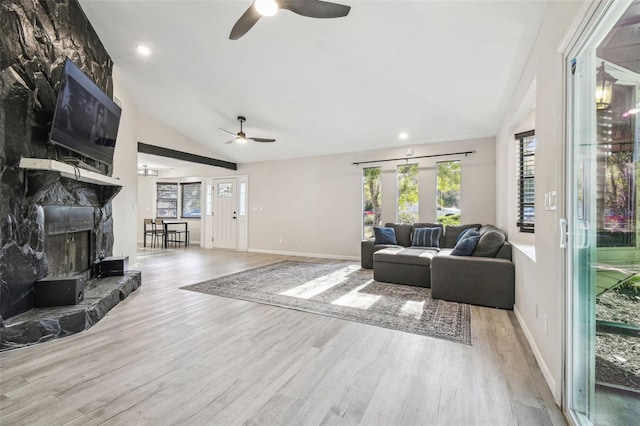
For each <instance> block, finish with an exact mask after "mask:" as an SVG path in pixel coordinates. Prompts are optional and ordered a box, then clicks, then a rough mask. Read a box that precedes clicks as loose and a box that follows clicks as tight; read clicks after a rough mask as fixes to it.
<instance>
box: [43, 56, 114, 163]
mask: <svg viewBox="0 0 640 426" xmlns="http://www.w3.org/2000/svg"><path fill="white" fill-rule="evenodd" d="M121 112H122V110H121V108H120V107H119V106H118V105H116V103H115V102H113V101H112V100H111V99H110V98H109V97H108V96H107V95H106V94H105V93H104V92H103V91H102V90H100V88H99V87H98V86H97V85H96V84H95V83H94V82H93V81H92V80H91V79H90V78H89V77H88V76H87V75H86V74H85V73H83V72H82V71H81V70H80V68H78V67H77V66H76V64H74V63H73V62H72V61H71V59H69V58H67V59H66V61H65V63H64V72H63V74H62V80H61V82H60V92H58V102H57V104H56V110H55V113H54V116H53V126H52V128H51V142H52V143H54V144H57V145H60V146H63V147H65V148H68V149H70V150H72V151H74V152H77V153H79V154H82V155H84V156H87V157H89V158H92V159H94V160H97V161H100V162H103V163H106V164H112V163H113V151H114V149H115V146H116V136H117V135H118V126H119V124H120V114H121Z"/></svg>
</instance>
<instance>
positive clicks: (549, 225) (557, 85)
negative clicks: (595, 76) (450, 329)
mask: <svg viewBox="0 0 640 426" xmlns="http://www.w3.org/2000/svg"><path fill="white" fill-rule="evenodd" d="M580 6H581V2H569V1H567V2H549V5H548V8H547V12H546V17H545V20H544V22H543V24H542V27H541V29H540V32H539V36H538V39H537V41H536V44H535V46H534V48H533V50H532V52H531V56H530V57H529V60H528V62H527V66H526V69H525V72H524V73H523V75H522V77H521V79H520V82H519V84H518V88H517V90H516V93H515V95H514V97H513V99H512V102H511V105H510V106H511V110H510V112H509V113H508V114H507V116H506V117H505V119H504V121H503V125H502V127H501V129H500V132H499V134H498V137H497V141H496V158H498V159H499V160H498V170H497V175H498V176H499V179H498V184H497V192H498V193H500V194H506V195H504V196H501V198H500V199H499V204H498V205H497V209H498V210H499V212H498V214H497V216H498V225H499V226H500V227H501V228H504V229H510V226H511V224H510V222H509V221H513V218H512V217H511V216H512V215H511V214H509V209H510V208H511V205H512V204H515V203H516V202H517V200H516V199H515V193H514V192H513V187H512V186H511V182H512V179H515V178H512V177H511V175H510V173H509V170H510V167H512V166H511V164H512V163H513V162H514V161H515V158H505V155H504V153H505V152H510V151H509V150H510V146H509V144H512V143H514V138H513V135H514V133H515V130H516V129H517V127H518V125H519V124H520V122H521V121H519V120H518V119H517V116H518V114H521V108H520V106H521V103H522V100H523V99H525V98H526V96H527V92H528V91H529V89H530V88H531V87H532V85H533V86H535V131H536V141H537V148H536V232H535V239H534V244H535V255H534V256H533V257H532V256H528V255H527V254H526V253H525V252H524V251H519V250H517V249H516V253H515V254H514V260H515V262H516V305H515V312H516V315H517V317H518V320H519V321H520V323H521V325H522V327H523V329H524V331H525V334H526V335H527V338H528V339H529V343H530V344H531V346H532V348H533V350H534V353H535V354H536V358H537V360H538V363H539V365H540V367H541V369H542V372H543V374H544V375H545V378H546V380H547V383H548V384H549V387H550V388H551V391H552V392H553V394H554V396H555V399H556V402H557V403H560V398H561V387H562V363H563V348H562V331H563V313H564V308H563V304H562V300H563V286H562V280H561V279H560V278H559V277H560V276H561V270H562V262H561V259H562V256H563V253H562V251H561V249H560V248H559V246H558V214H557V213H558V211H545V210H544V209H543V207H542V206H543V205H544V193H545V192H549V191H552V190H556V191H557V194H558V200H562V199H563V197H564V188H562V187H560V186H559V185H560V183H561V182H562V176H561V173H562V170H563V165H562V160H563V142H562V141H563V120H564V117H563V102H564V100H563V84H562V82H563V74H562V69H563V68H562V66H563V63H562V62H563V58H562V54H561V52H559V51H558V48H559V46H560V43H561V42H562V40H563V39H564V36H565V34H566V32H567V31H568V30H569V27H570V26H571V25H572V22H573V20H574V18H575V15H576V14H577V13H578V11H579V10H580V11H583V10H584V9H582V8H580ZM581 13H582V12H581ZM514 152H515V151H514ZM503 201H505V202H503ZM510 239H512V240H513V239H514V236H511V235H510ZM536 305H537V306H538V315H537V316H536V310H535V308H536Z"/></svg>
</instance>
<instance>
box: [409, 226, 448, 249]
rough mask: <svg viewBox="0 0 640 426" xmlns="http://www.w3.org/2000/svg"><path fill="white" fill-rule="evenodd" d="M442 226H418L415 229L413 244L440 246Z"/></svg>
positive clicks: (416, 245)
mask: <svg viewBox="0 0 640 426" xmlns="http://www.w3.org/2000/svg"><path fill="white" fill-rule="evenodd" d="M441 230H442V228H416V229H414V231H413V238H412V241H411V246H413V247H440V231H441Z"/></svg>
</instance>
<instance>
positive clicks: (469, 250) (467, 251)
mask: <svg viewBox="0 0 640 426" xmlns="http://www.w3.org/2000/svg"><path fill="white" fill-rule="evenodd" d="M479 240H480V235H476V236H475V237H468V238H463V239H462V240H460V241H458V244H456V246H455V247H454V248H453V251H452V252H451V254H452V255H455V256H471V255H472V254H473V251H474V250H475V249H476V246H477V245H478V241H479Z"/></svg>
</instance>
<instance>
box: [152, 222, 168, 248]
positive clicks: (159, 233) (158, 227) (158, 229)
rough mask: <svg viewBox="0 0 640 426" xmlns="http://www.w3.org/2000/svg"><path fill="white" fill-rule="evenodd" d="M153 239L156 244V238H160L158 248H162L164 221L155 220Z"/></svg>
mask: <svg viewBox="0 0 640 426" xmlns="http://www.w3.org/2000/svg"><path fill="white" fill-rule="evenodd" d="M153 238H154V239H155V241H156V242H157V241H158V238H160V247H163V248H164V241H165V230H164V221H163V220H162V219H156V220H155V223H154V231H153Z"/></svg>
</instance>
